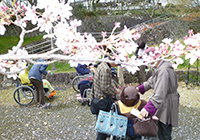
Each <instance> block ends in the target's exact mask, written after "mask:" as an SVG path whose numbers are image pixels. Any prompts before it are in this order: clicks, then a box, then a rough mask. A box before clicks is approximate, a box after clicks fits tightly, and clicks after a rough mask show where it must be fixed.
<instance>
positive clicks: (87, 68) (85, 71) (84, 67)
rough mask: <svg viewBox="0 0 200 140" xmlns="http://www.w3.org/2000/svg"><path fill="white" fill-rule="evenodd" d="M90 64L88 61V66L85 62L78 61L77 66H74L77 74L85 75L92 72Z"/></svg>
mask: <svg viewBox="0 0 200 140" xmlns="http://www.w3.org/2000/svg"><path fill="white" fill-rule="evenodd" d="M90 66H92V63H90V64H89V65H88V66H87V65H86V64H83V65H82V64H80V63H78V66H77V67H75V69H76V71H77V73H78V74H79V75H85V74H89V73H91V72H92V71H91V70H90Z"/></svg>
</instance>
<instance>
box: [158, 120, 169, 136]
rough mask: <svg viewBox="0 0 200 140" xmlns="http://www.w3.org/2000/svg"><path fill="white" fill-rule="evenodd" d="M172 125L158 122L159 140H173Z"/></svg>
mask: <svg viewBox="0 0 200 140" xmlns="http://www.w3.org/2000/svg"><path fill="white" fill-rule="evenodd" d="M171 133H172V125H171V124H164V123H162V122H160V121H159V122H158V138H159V140H171V139H172V138H171Z"/></svg>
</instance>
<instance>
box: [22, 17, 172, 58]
mask: <svg viewBox="0 0 200 140" xmlns="http://www.w3.org/2000/svg"><path fill="white" fill-rule="evenodd" d="M168 17H170V15H167V14H166V15H162V16H160V17H157V18H154V21H155V23H158V22H165V21H166V19H167V20H168ZM150 23H152V21H151V20H147V21H145V22H142V23H140V24H137V25H134V26H132V27H130V28H129V29H130V30H131V29H138V30H140V32H141V33H142V32H143V31H144V30H145V29H148V28H151V27H150V26H149V24H150ZM119 33H120V32H115V33H114V34H119ZM81 34H82V35H83V34H84V33H81ZM91 34H92V36H94V37H95V39H96V40H97V41H101V40H102V36H101V34H102V33H101V32H91ZM109 35H111V32H107V36H109ZM54 42H55V39H53V43H54ZM25 48H26V50H27V51H28V53H29V54H38V53H43V52H47V51H49V50H51V48H52V42H51V39H49V40H47V39H45V40H41V41H40V43H38V44H35V45H32V46H27V47H25Z"/></svg>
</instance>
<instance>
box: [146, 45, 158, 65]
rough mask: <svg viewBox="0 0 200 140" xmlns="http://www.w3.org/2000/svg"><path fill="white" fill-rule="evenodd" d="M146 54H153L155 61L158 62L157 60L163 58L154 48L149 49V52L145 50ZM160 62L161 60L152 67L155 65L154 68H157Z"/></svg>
mask: <svg viewBox="0 0 200 140" xmlns="http://www.w3.org/2000/svg"><path fill="white" fill-rule="evenodd" d="M145 53H151V56H152V58H153V60H156V59H157V58H159V57H161V54H160V53H159V52H156V49H155V48H154V47H151V48H148V49H147V50H145ZM160 62H161V60H159V61H157V62H155V63H152V64H151V65H153V68H157V67H158V65H159V63H160Z"/></svg>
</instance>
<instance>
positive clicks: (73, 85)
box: [72, 76, 86, 93]
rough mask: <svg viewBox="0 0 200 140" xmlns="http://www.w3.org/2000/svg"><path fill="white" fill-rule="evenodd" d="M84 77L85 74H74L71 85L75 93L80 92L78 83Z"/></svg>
mask: <svg viewBox="0 0 200 140" xmlns="http://www.w3.org/2000/svg"><path fill="white" fill-rule="evenodd" d="M84 78H86V76H76V77H75V78H74V79H73V80H72V87H73V89H74V90H75V91H76V92H77V93H80V90H79V89H78V83H79V82H80V81H81V80H82V79H84Z"/></svg>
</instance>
